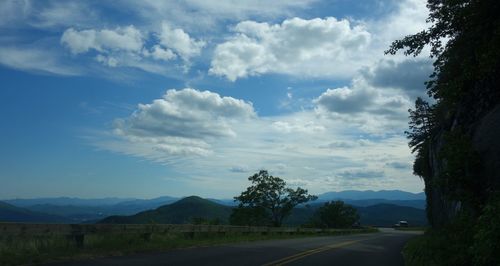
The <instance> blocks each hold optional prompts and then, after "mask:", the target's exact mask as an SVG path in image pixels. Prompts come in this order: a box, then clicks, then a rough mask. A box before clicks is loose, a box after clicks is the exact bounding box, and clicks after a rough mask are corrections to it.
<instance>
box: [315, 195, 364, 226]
mask: <svg viewBox="0 0 500 266" xmlns="http://www.w3.org/2000/svg"><path fill="white" fill-rule="evenodd" d="M316 220H317V222H316V223H317V226H319V227H326V228H347V227H351V226H352V225H354V224H355V223H356V222H358V221H359V214H358V212H357V210H356V209H355V208H354V207H352V206H350V205H346V204H344V202H343V201H340V200H338V201H331V202H326V203H325V204H324V205H323V206H321V207H320V208H319V209H318V211H317V212H316Z"/></svg>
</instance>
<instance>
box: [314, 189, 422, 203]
mask: <svg viewBox="0 0 500 266" xmlns="http://www.w3.org/2000/svg"><path fill="white" fill-rule="evenodd" d="M337 199H349V200H366V199H385V200H425V193H424V192H420V193H411V192H406V191H402V190H379V191H373V190H364V191H360V190H344V191H338V192H335V191H332V192H326V193H323V194H320V195H318V201H330V200H337Z"/></svg>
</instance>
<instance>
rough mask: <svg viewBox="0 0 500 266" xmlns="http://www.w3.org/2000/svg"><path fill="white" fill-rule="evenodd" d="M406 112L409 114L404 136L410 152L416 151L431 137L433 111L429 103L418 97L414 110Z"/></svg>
mask: <svg viewBox="0 0 500 266" xmlns="http://www.w3.org/2000/svg"><path fill="white" fill-rule="evenodd" d="M408 112H409V113H410V117H409V118H410V122H408V124H409V131H405V134H406V136H407V137H408V138H409V139H410V142H409V146H410V147H411V148H412V151H417V150H420V149H421V147H422V145H424V144H425V143H426V142H427V140H429V138H430V137H431V132H432V130H433V128H434V120H435V119H434V115H433V109H432V107H431V106H429V103H427V102H426V101H424V100H422V98H420V97H418V98H417V100H416V101H415V110H411V109H409V110H408Z"/></svg>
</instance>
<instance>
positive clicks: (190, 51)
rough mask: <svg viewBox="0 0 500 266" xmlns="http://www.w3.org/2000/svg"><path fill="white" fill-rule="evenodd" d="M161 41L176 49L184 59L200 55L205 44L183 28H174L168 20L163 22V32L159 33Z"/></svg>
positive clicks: (166, 45)
mask: <svg viewBox="0 0 500 266" xmlns="http://www.w3.org/2000/svg"><path fill="white" fill-rule="evenodd" d="M158 37H159V39H160V43H161V44H162V45H163V46H165V47H169V48H171V49H172V50H174V51H175V52H176V53H177V54H179V55H180V56H181V57H182V58H183V59H184V60H189V58H191V57H193V56H196V55H199V54H200V52H201V49H202V48H203V47H204V46H205V42H204V41H200V40H198V41H197V40H195V39H193V38H191V37H190V36H189V35H188V34H187V33H186V32H184V30H182V29H179V28H177V29H172V27H170V25H169V24H168V23H166V22H163V23H162V27H161V32H160V33H159V35H158Z"/></svg>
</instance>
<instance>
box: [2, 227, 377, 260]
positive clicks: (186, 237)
mask: <svg viewBox="0 0 500 266" xmlns="http://www.w3.org/2000/svg"><path fill="white" fill-rule="evenodd" d="M377 231H378V230H377V229H375V228H364V229H339V230H335V231H333V232H329V233H323V234H318V233H301V234H286V233H268V234H260V233H231V234H221V233H202V232H199V233H198V232H197V233H187V234H186V233H161V234H160V233H154V234H151V235H149V234H148V235H144V234H139V233H135V234H94V235H93V234H89V235H85V240H84V245H83V247H77V246H76V244H75V242H74V241H72V240H71V239H68V238H67V237H66V236H60V235H59V236H57V235H53V236H16V237H5V236H0V265H19V264H29V263H42V262H50V261H56V260H68V259H85V258H92V257H101V256H119V255H125V254H132V253H140V252H155V251H165V250H170V249H176V248H186V247H196V246H212V245H219V244H224V243H232V242H246V241H255V240H267V239H285V238H297V237H308V236H324V235H345V234H359V233H373V232H377Z"/></svg>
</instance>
